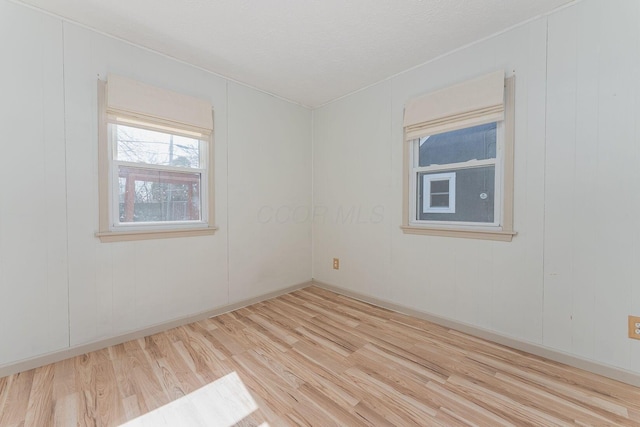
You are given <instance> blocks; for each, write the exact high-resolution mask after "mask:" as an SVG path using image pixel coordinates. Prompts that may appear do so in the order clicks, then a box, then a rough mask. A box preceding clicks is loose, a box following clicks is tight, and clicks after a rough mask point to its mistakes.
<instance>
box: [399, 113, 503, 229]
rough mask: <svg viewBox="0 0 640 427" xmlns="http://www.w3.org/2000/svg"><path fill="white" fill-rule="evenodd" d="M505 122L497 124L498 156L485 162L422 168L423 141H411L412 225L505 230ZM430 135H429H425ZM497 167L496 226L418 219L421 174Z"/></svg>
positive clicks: (410, 222)
mask: <svg viewBox="0 0 640 427" xmlns="http://www.w3.org/2000/svg"><path fill="white" fill-rule="evenodd" d="M504 132H505V126H504V121H501V122H498V123H497V129H496V157H495V158H492V159H484V160H470V161H467V162H460V163H448V164H442V165H431V166H420V167H418V166H417V165H418V162H419V150H420V138H415V139H413V140H411V141H410V142H409V144H411V148H410V150H409V156H410V158H409V165H410V168H409V173H410V177H409V215H410V217H409V225H429V226H430V227H436V228H437V227H472V228H474V229H475V228H477V229H490V230H497V229H498V230H499V229H502V220H503V203H504V200H503V194H504V180H503V174H504V171H503V169H504V166H503V165H504V153H503V152H504V137H505V136H504ZM423 136H427V135H423ZM492 165H493V166H495V178H494V179H495V190H494V191H495V192H494V202H493V203H494V205H493V212H494V213H493V215H494V216H493V219H494V221H493V222H492V223H486V222H467V221H440V220H420V219H418V174H419V173H424V172H428V173H432V172H440V171H443V172H444V171H456V170H463V169H471V168H478V167H483V166H492Z"/></svg>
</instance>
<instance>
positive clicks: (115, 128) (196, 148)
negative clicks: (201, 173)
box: [109, 124, 200, 168]
mask: <svg viewBox="0 0 640 427" xmlns="http://www.w3.org/2000/svg"><path fill="white" fill-rule="evenodd" d="M109 126H111V127H112V128H111V130H112V132H115V133H116V135H115V136H116V140H117V146H116V160H120V161H124V162H134V163H148V164H151V165H161V166H178V167H185V168H199V167H200V141H199V140H197V139H194V138H187V137H184V136H179V135H171V134H169V133H163V132H158V131H153V130H147V129H140V128H136V127H131V126H124V125H116V124H110V125H109Z"/></svg>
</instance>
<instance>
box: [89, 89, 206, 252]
mask: <svg viewBox="0 0 640 427" xmlns="http://www.w3.org/2000/svg"><path fill="white" fill-rule="evenodd" d="M108 124H109V120H108V114H107V100H106V82H105V81H102V80H99V79H98V202H99V203H98V204H99V215H98V217H99V218H98V232H96V233H95V236H96V237H97V238H99V239H100V241H101V242H103V243H109V242H121V241H135V240H150V239H165V238H174V237H190V236H205V235H212V234H214V233H215V232H216V230H217V229H218V228H217V227H216V226H214V224H215V198H214V188H215V187H214V185H215V182H214V171H213V167H214V160H215V158H214V152H215V150H214V144H213V132H211V134H210V135H209V136H208V137H206V138H204V137H203V138H202V139H201V140H202V141H205V142H206V143H207V144H206V145H207V147H206V148H205V151H206V153H205V155H206V159H207V173H206V182H203V184H204V185H203V187H204V188H203V190H204V191H203V192H202V196H204V197H202V196H201V197H202V200H201V203H206V204H207V212H206V214H207V215H206V218H204V217H203V218H202V222H199V223H198V224H197V225H193V224H189V226H188V227H187V226H185V224H178V223H176V224H162V225H158V224H154V225H152V226H144V225H141V224H136V225H135V226H134V225H131V226H129V225H127V226H124V227H118V229H116V230H114V229H113V227H112V226H111V216H112V215H113V213H112V212H110V210H111V195H110V187H111V185H110V182H111V179H112V170H111V161H112V159H111V157H112V155H110V146H111V144H109V140H108ZM159 124H162V122H161V121H160V122H159ZM133 126H137V125H133ZM205 197H206V200H205Z"/></svg>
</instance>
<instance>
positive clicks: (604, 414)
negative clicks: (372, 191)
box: [0, 287, 640, 427]
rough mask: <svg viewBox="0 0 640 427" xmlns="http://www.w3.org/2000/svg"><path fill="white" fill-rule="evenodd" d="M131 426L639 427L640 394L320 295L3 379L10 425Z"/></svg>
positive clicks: (2, 402) (1, 421) (3, 410)
mask: <svg viewBox="0 0 640 427" xmlns="http://www.w3.org/2000/svg"><path fill="white" fill-rule="evenodd" d="M128 420H132V421H130V422H127V421H128ZM123 423H126V425H127V426H154V427H161V426H164V425H166V426H191V425H194V426H197V425H202V426H234V425H237V426H260V425H262V426H267V425H270V426H279V425H315V426H332V425H335V426H360V425H373V426H385V425H393V426H414V425H424V426H432V425H433V426H457V425H477V426H504V425H516V426H525V425H535V426H555V425H581V426H586V425H594V426H615V425H626V426H630V425H638V426H640V389H638V388H635V387H632V386H629V385H625V384H623V383H620V382H616V381H613V380H610V379H607V378H603V377H600V376H597V375H594V374H591V373H587V372H585V371H581V370H579V369H575V368H571V367H568V366H565V365H561V364H558V363H555V362H551V361H548V360H545V359H542V358H539V357H535V356H531V355H528V354H526V353H523V352H520V351H516V350H512V349H509V348H507V347H503V346H500V345H497V344H493V343H490V342H487V341H483V340H481V339H477V338H473V337H471V336H468V335H465V334H462V333H459V332H456V331H453V330H450V329H446V328H443V327H440V326H437V325H434V324H432V323H429V322H426V321H423V320H419V319H416V318H412V317H409V316H405V315H401V314H398V313H394V312H391V311H388V310H385V309H381V308H377V307H374V306H371V305H368V304H365V303H362V302H359V301H356V300H353V299H350V298H347V297H344V296H340V295H337V294H334V293H331V292H329V291H326V290H323V289H320V288H317V287H309V288H306V289H303V290H299V291H296V292H293V293H291V294H288V295H284V296H281V297H278V298H275V299H272V300H269V301H265V302H263V303H259V304H255V305H252V306H250V307H246V308H243V309H240V310H236V311H234V312H231V313H227V314H224V315H221V316H217V317H215V318H211V319H207V320H204V321H200V322H196V323H192V324H190V325H187V326H183V327H179V328H175V329H171V330H169V331H166V332H163V333H160V334H157V335H153V336H150V337H147V338H144V339H139V340H135V341H130V342H127V343H124V344H120V345H116V346H113V347H109V348H106V349H104V350H100V351H96V352H93V353H89V354H85V355H83V356H78V357H75V358H72V359H68V360H65V361H62V362H59V363H55V364H52V365H47V366H43V367H41V368H38V369H34V370H30V371H27V372H23V373H20V374H17V375H13V376H10V377H6V378H0V426H3V427H5V426H6V427H8V426H11V427H13V426H38V427H40V426H49V425H58V426H76V425H79V426H117V425H121V424H123Z"/></svg>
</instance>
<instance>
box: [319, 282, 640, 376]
mask: <svg viewBox="0 0 640 427" xmlns="http://www.w3.org/2000/svg"><path fill="white" fill-rule="evenodd" d="M312 284H313V285H314V286H317V287H319V288H323V289H326V290H328V291H331V292H335V293H337V294H341V295H344V296H347V297H350V298H353V299H357V300H359V301H363V302H366V303H369V304H373V305H375V306H378V307H382V308H386V309H388V310H392V311H395V312H398V313H402V314H408V315H409V316H414V317H417V318H419V319H423V320H427V321H429V322H433V323H436V324H438V325H441V326H444V327H446V328H450V329H455V330H457V331H460V332H464V333H466V334H469V335H473V336H475V337H478V338H482V339H485V340H488V341H492V342H495V343H498V344H502V345H505V346H507V347H511V348H514V349H516V350H520V351H525V352H527V353H531V354H534V355H536V356H540V357H544V358H546V359H549V360H553V361H555V362H559V363H563V364H565V365H569V366H573V367H575V368H579V369H583V370H585V371H589V372H592V373H594V374H598V375H602V376H604V377H607V378H611V379H614V380H617V381H620V382H623V383H626V384H630V385H633V386H636V387H640V374H637V373H635V372H631V371H627V370H625V369H622V368H618V367H615V366H610V365H606V364H604V363H600V362H595V361H593V360H589V359H585V358H582V357H580V356H576V355H572V354H568V353H564V352H562V351H558V350H555V349H552V348H549V347H545V346H543V345H540V344H535V343H532V342H527V341H522V340H519V339H517V338H513V337H509V336H506V335H501V334H499V333H496V332H493V331H490V330H487V329H483V328H479V327H477V326H473V325H469V324H466V323H462V322H458V321H456V320H451V319H447V318H444V317H440V316H435V315H432V314H429V313H426V312H423V311H418V310H414V309H412V308H408V307H405V306H402V305H399V304H396V303H393V302H391V301H386V300H383V299H378V298H375V297H371V296H368V295H364V294H360V293H358V292H352V291H350V290H348V289H344V288H341V287H339V286H334V285H330V284H328V283H323V282H319V281H317V280H315V279H314V280H312Z"/></svg>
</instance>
